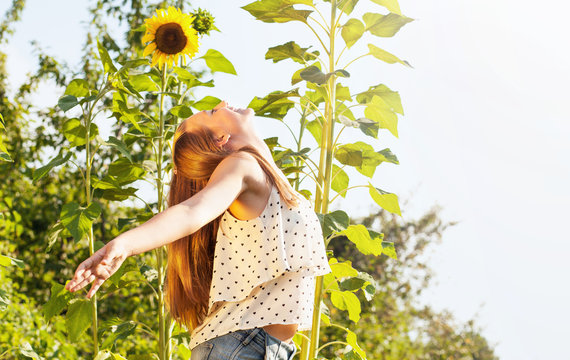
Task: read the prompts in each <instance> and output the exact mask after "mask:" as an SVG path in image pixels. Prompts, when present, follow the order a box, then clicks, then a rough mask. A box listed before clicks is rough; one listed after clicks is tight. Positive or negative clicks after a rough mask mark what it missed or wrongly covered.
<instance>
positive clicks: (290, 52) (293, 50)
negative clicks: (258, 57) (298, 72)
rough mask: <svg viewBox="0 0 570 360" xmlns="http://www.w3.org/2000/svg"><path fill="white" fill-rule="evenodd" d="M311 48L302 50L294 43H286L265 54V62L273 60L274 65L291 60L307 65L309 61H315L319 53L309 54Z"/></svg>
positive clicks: (270, 49)
mask: <svg viewBox="0 0 570 360" xmlns="http://www.w3.org/2000/svg"><path fill="white" fill-rule="evenodd" d="M308 49H309V48H308V47H307V48H302V47H300V46H299V45H297V44H296V43H295V42H294V41H289V42H286V43H285V44H283V45H277V46H274V47H270V48H269V49H268V50H267V52H266V53H265V60H273V62H274V63H276V62H279V61H281V60H285V59H291V60H293V61H295V62H298V63H299V64H305V63H306V62H307V61H311V60H315V59H316V58H317V55H318V52H316V54H315V53H311V52H307V50H308Z"/></svg>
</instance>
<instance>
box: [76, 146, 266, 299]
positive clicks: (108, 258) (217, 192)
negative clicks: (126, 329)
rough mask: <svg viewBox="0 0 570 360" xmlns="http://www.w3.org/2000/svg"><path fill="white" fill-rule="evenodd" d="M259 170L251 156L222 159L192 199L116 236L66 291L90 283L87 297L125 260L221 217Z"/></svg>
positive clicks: (81, 268)
mask: <svg viewBox="0 0 570 360" xmlns="http://www.w3.org/2000/svg"><path fill="white" fill-rule="evenodd" d="M255 167H259V165H258V163H257V161H256V160H255V158H254V157H253V156H240V154H236V155H233V154H232V155H230V156H228V157H227V158H225V159H224V160H222V161H221V162H220V163H219V164H218V166H217V167H216V169H215V170H214V172H213V173H212V175H211V176H210V179H209V180H208V183H207V185H206V187H204V188H203V189H202V190H200V191H199V192H198V193H196V194H195V195H194V196H192V197H191V198H189V199H188V200H185V201H183V202H181V203H180V204H177V205H175V206H172V207H170V208H168V209H166V210H164V211H162V212H160V213H158V214H157V215H155V216H153V217H152V218H151V219H150V220H148V221H147V222H145V223H144V224H142V225H140V226H137V227H136V228H134V229H131V230H129V231H126V232H124V233H122V234H121V235H119V236H117V237H116V238H114V239H113V240H111V241H110V242H108V243H107V244H105V246H103V247H102V248H101V249H99V250H97V251H96V252H95V253H94V254H93V255H91V256H90V257H89V258H87V259H86V260H85V261H83V262H82V263H81V264H79V266H78V267H77V270H76V271H75V275H74V276H73V279H71V281H69V282H68V283H67V284H66V285H65V288H66V289H67V290H68V291H71V292H73V291H77V290H79V289H81V288H83V287H84V286H86V285H88V284H89V283H91V282H92V281H95V282H94V283H93V286H92V287H91V290H90V291H89V293H88V294H87V298H91V297H92V296H93V295H94V294H95V292H96V291H97V289H98V288H99V287H100V286H101V285H102V284H103V282H104V281H105V280H107V279H108V278H109V277H110V276H111V275H113V273H115V272H116V271H117V270H118V269H119V268H120V267H121V264H122V263H123V262H124V261H125V259H126V258H127V257H129V256H132V255H137V254H140V253H143V252H146V251H149V250H152V249H155V248H158V247H161V246H164V245H166V244H168V243H171V242H173V241H176V240H178V239H180V238H183V237H184V236H187V235H190V234H192V233H194V232H196V231H197V230H198V229H200V228H201V227H202V226H204V225H206V224H208V223H209V222H210V221H212V220H214V219H215V218H216V217H218V216H219V215H221V214H222V213H223V212H224V211H226V210H227V208H228V207H229V206H230V205H231V204H232V202H234V200H235V199H236V198H237V197H238V196H239V195H240V194H241V193H242V192H243V191H245V190H246V189H247V186H248V182H247V181H246V179H247V178H248V176H249V175H250V174H253V173H255V171H256V170H258V169H256V168H255Z"/></svg>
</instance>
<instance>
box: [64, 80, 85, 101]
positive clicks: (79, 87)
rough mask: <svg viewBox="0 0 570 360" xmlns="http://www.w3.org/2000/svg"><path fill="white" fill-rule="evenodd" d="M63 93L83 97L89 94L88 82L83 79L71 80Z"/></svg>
mask: <svg viewBox="0 0 570 360" xmlns="http://www.w3.org/2000/svg"><path fill="white" fill-rule="evenodd" d="M64 95H71V96H75V97H85V96H88V95H89V84H88V83H87V81H85V80H83V79H74V80H72V81H71V82H70V83H69V85H67V88H66V89H65V93H64Z"/></svg>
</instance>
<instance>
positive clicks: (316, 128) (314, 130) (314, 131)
mask: <svg viewBox="0 0 570 360" xmlns="http://www.w3.org/2000/svg"><path fill="white" fill-rule="evenodd" d="M320 119H321V121H323V120H322V118H320ZM305 127H306V128H307V130H309V132H310V133H311V135H313V138H314V139H315V141H316V142H317V144H318V145H319V146H321V138H322V133H323V127H322V126H321V123H320V122H319V120H316V119H315V120H311V121H309V122H307V125H305Z"/></svg>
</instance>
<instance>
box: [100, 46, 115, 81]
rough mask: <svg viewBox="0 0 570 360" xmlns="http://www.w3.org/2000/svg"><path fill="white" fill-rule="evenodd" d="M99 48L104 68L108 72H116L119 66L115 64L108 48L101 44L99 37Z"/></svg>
mask: <svg viewBox="0 0 570 360" xmlns="http://www.w3.org/2000/svg"><path fill="white" fill-rule="evenodd" d="M97 49H98V50H99V57H100V59H101V63H102V64H103V69H104V70H105V73H106V74H114V73H116V72H117V68H116V67H115V65H113V60H111V57H110V56H109V53H108V52H107V49H105V47H104V46H103V44H101V42H100V41H99V39H97Z"/></svg>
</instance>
